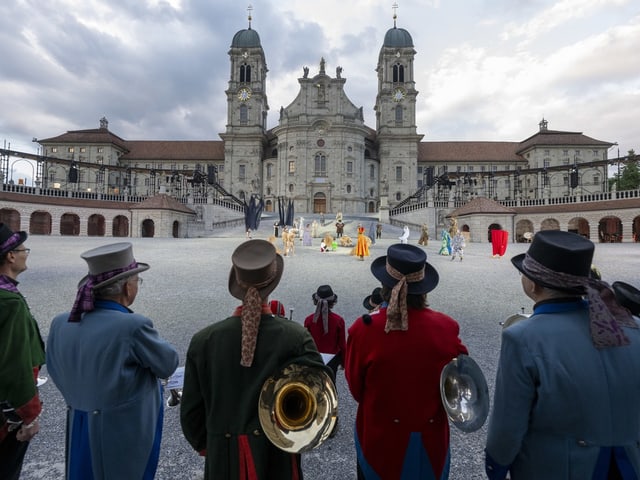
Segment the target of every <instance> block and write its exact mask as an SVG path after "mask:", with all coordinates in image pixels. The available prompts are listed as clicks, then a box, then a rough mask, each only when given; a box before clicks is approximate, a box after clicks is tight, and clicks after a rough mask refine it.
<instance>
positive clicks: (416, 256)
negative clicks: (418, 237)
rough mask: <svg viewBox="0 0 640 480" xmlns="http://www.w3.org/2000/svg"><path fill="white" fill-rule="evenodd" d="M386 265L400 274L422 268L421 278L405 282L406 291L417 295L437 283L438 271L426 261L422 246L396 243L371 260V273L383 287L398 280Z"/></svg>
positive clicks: (407, 273)
mask: <svg viewBox="0 0 640 480" xmlns="http://www.w3.org/2000/svg"><path fill="white" fill-rule="evenodd" d="M387 265H389V267H390V268H392V269H394V270H396V271H398V272H399V273H400V274H402V275H409V274H412V273H416V272H419V271H420V270H424V277H423V278H422V280H418V281H416V282H407V287H408V289H407V293H409V294H412V295H419V294H422V293H428V292H430V291H431V290H433V289H434V288H436V286H437V285H438V281H439V279H440V277H439V275H438V272H437V271H436V269H435V268H433V266H431V265H430V264H428V263H427V254H426V253H425V251H424V250H423V249H422V248H419V247H416V246H415V245H410V244H408V243H396V244H394V245H391V246H390V247H389V248H388V249H387V255H385V256H382V257H378V258H376V259H375V260H374V261H373V262H371V273H373V276H374V277H376V278H377V279H378V280H380V282H381V283H382V285H384V286H385V287H389V288H393V287H394V286H395V285H396V283H398V281H399V280H397V279H395V278H394V277H392V276H391V274H389V272H388V271H387Z"/></svg>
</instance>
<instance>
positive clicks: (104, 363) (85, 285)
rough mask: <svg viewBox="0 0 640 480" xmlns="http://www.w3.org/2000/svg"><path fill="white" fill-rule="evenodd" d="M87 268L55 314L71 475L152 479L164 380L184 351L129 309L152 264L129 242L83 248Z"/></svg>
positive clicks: (54, 344)
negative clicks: (68, 304) (66, 308)
mask: <svg viewBox="0 0 640 480" xmlns="http://www.w3.org/2000/svg"><path fill="white" fill-rule="evenodd" d="M81 257H82V258H83V259H84V260H85V261H86V262H87V264H88V266H89V272H88V274H87V275H86V276H85V277H84V278H83V279H82V280H81V281H80V283H79V285H78V292H77V295H76V300H75V303H74V305H73V308H72V309H71V312H67V313H63V314H61V315H58V316H56V317H55V318H54V319H53V322H52V323H51V328H50V330H49V337H48V339H47V369H48V371H49V375H50V376H51V379H52V380H53V382H54V383H55V384H56V386H57V387H58V389H59V390H60V392H61V393H62V396H63V397H64V399H65V401H66V402H67V405H68V413H67V449H66V467H67V473H66V478H67V479H68V480H76V479H77V480H81V479H82V480H84V479H92V478H95V479H111V478H114V479H115V478H123V479H124V478H131V479H145V480H146V479H152V478H153V477H154V475H155V471H156V467H157V465H158V458H159V454H160V439H161V434H162V421H163V403H164V401H163V391H162V384H161V382H160V379H163V378H168V377H169V376H171V374H172V373H173V372H174V371H175V369H176V368H177V366H178V353H177V352H176V350H175V349H174V348H173V347H172V346H171V345H170V344H169V343H167V342H166V341H165V340H164V339H162V338H161V337H160V335H159V334H158V332H157V331H156V330H155V329H154V328H153V323H152V322H151V320H150V319H148V318H146V317H144V316H143V315H140V314H137V313H134V312H133V311H132V310H131V309H130V308H129V307H130V306H131V304H132V303H133V302H134V301H135V299H136V296H137V295H138V288H139V287H140V284H141V283H142V278H141V277H140V276H139V274H140V273H142V272H144V271H146V270H147V269H148V268H149V265H148V264H146V263H140V262H137V261H136V260H135V259H134V257H133V249H132V245H131V244H130V243H126V242H125V243H115V244H110V245H104V246H101V247H98V248H94V249H92V250H89V251H87V252H84V253H83V254H82V255H81Z"/></svg>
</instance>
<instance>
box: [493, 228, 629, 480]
mask: <svg viewBox="0 0 640 480" xmlns="http://www.w3.org/2000/svg"><path fill="white" fill-rule="evenodd" d="M594 250H595V246H594V244H593V243H592V242H591V241H589V240H588V239H586V238H584V237H583V236H581V235H577V234H574V233H569V232H562V231H560V230H545V231H541V232H538V233H536V235H535V237H534V238H533V241H532V243H531V246H530V247H529V250H528V251H527V252H526V253H523V254H520V255H517V256H515V257H513V258H512V259H511V262H512V263H513V265H514V266H515V267H516V268H517V269H518V270H519V271H520V273H521V277H520V279H521V283H522V290H523V291H524V293H525V294H526V295H527V296H528V297H530V298H531V300H533V302H534V306H533V314H532V315H531V316H529V317H528V318H522V319H521V320H519V321H518V322H516V323H514V324H512V325H511V326H510V327H509V328H505V329H504V330H503V331H502V346H501V350H500V359H499V362H498V371H497V376H496V382H495V394H494V401H493V413H492V415H491V417H490V421H489V428H488V434H487V446H486V450H485V451H486V472H487V475H488V477H489V478H490V479H492V480H502V479H505V478H507V476H508V475H509V474H510V478H512V479H514V480H520V479H543V478H544V479H567V478H576V479H578V478H579V479H583V478H584V479H603V480H604V479H637V478H639V476H640V450H639V449H638V445H640V428H639V422H638V419H640V388H638V385H640V329H639V326H640V323H639V320H638V319H637V318H634V317H632V316H631V314H630V313H629V311H628V310H627V309H625V308H623V307H621V306H620V305H619V304H618V303H617V302H616V300H615V296H614V293H613V291H612V290H611V288H610V287H609V285H608V284H606V283H604V282H603V281H601V280H598V279H597V278H595V277H594V276H592V275H591V274H590V271H591V261H592V258H593V253H594Z"/></svg>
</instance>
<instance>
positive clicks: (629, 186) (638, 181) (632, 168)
mask: <svg viewBox="0 0 640 480" xmlns="http://www.w3.org/2000/svg"><path fill="white" fill-rule="evenodd" d="M624 163H625V165H624V166H623V167H622V171H621V172H620V179H619V184H618V190H637V189H638V188H640V167H639V166H638V160H637V159H636V153H635V152H634V151H633V150H629V152H628V153H627V158H626V159H625V162H624Z"/></svg>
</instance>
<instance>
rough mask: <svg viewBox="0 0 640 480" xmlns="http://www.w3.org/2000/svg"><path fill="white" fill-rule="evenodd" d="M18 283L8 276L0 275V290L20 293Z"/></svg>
mask: <svg viewBox="0 0 640 480" xmlns="http://www.w3.org/2000/svg"><path fill="white" fill-rule="evenodd" d="M17 285H18V282H17V281H16V280H14V279H13V278H11V277H7V276H6V275H0V289H1V290H6V291H8V292H12V293H20V292H19V291H18V287H17Z"/></svg>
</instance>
